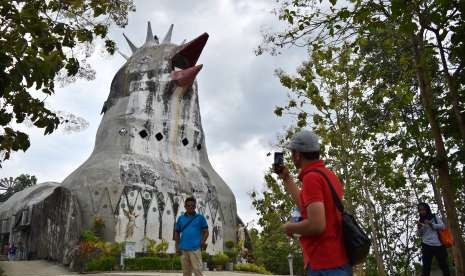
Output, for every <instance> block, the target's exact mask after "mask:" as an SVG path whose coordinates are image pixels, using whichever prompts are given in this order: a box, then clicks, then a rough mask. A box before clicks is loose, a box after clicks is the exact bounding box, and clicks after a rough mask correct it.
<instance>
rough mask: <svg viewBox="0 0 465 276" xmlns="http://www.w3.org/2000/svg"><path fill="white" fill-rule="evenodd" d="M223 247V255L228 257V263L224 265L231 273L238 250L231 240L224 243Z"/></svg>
mask: <svg viewBox="0 0 465 276" xmlns="http://www.w3.org/2000/svg"><path fill="white" fill-rule="evenodd" d="M224 245H225V247H226V252H225V254H226V255H227V256H228V257H229V262H228V263H227V264H226V270H228V271H233V269H234V262H235V261H236V258H237V253H238V250H237V248H236V247H235V244H234V242H233V241H231V240H229V241H226V242H225V243H224Z"/></svg>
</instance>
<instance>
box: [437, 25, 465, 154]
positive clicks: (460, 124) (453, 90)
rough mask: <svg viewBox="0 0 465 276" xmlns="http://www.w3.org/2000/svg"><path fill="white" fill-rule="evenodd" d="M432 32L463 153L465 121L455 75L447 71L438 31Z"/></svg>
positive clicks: (464, 150)
mask: <svg viewBox="0 0 465 276" xmlns="http://www.w3.org/2000/svg"><path fill="white" fill-rule="evenodd" d="M434 34H435V36H436V41H437V43H438V48H439V53H440V56H441V62H442V68H443V71H444V76H445V77H446V81H447V86H448V88H449V98H450V101H451V104H452V110H453V111H454V115H455V119H456V121H457V128H458V129H459V131H460V135H461V136H462V144H461V147H460V148H461V149H462V152H463V153H465V122H464V119H463V116H462V113H461V111H460V104H459V96H458V95H459V93H458V91H457V85H456V82H455V77H454V76H452V75H451V74H450V73H449V67H448V66H447V60H446V55H445V53H444V48H443V46H442V42H441V38H440V35H439V31H438V30H435V31H434Z"/></svg>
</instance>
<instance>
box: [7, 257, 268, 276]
mask: <svg viewBox="0 0 465 276" xmlns="http://www.w3.org/2000/svg"><path fill="white" fill-rule="evenodd" d="M0 268H2V269H3V271H4V276H72V275H79V274H78V273H75V272H69V271H68V270H67V269H66V268H65V267H63V266H61V265H58V264H56V263H51V262H46V261H42V260H38V261H15V262H8V261H0ZM81 275H95V276H181V275H182V273H180V272H108V273H96V274H81ZM256 275H257V276H258V275H260V274H252V273H239V272H229V271H206V272H204V276H256ZM260 276H263V275H260Z"/></svg>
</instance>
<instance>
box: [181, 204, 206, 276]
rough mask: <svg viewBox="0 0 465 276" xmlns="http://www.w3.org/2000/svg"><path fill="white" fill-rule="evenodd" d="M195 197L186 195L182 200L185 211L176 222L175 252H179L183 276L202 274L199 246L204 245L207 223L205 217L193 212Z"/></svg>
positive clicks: (198, 275) (199, 275)
mask: <svg viewBox="0 0 465 276" xmlns="http://www.w3.org/2000/svg"><path fill="white" fill-rule="evenodd" d="M195 204H196V201H195V198H194V197H188V198H186V200H185V202H184V208H185V209H186V212H185V213H184V214H182V215H181V216H180V217H179V218H178V221H177V222H176V233H175V235H174V240H175V242H176V253H178V254H181V253H182V255H181V263H182V273H183V276H192V272H194V274H195V276H202V254H201V252H200V250H201V248H204V247H206V241H207V238H208V224H207V220H206V219H205V217H204V216H203V215H201V214H197V213H196V212H195Z"/></svg>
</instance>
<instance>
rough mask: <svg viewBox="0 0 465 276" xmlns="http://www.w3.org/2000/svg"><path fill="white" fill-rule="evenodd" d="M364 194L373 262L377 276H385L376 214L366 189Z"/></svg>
mask: <svg viewBox="0 0 465 276" xmlns="http://www.w3.org/2000/svg"><path fill="white" fill-rule="evenodd" d="M363 190H364V192H365V197H366V199H367V202H368V208H367V211H368V218H369V221H370V224H371V225H372V226H373V231H372V234H373V239H372V241H373V252H374V254H375V260H376V266H377V268H378V274H377V275H378V276H384V275H386V272H385V271H386V268H385V267H384V261H383V255H382V253H381V252H382V250H381V245H380V244H379V240H381V238H380V237H379V236H380V235H379V230H378V229H379V224H378V221H377V220H375V213H376V209H375V205H374V203H373V201H372V200H371V196H370V194H369V192H368V191H367V189H366V188H365V189H363Z"/></svg>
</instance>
